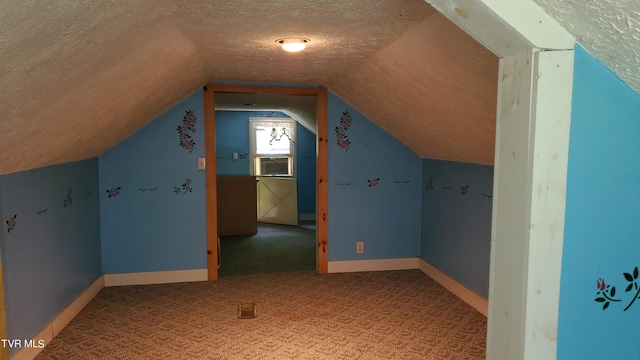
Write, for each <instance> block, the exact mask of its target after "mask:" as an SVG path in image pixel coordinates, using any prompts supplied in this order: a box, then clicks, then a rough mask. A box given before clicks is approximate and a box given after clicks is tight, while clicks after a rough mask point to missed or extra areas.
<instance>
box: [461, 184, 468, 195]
mask: <svg viewBox="0 0 640 360" xmlns="http://www.w3.org/2000/svg"><path fill="white" fill-rule="evenodd" d="M460 192H461V193H462V195H465V194H466V193H468V192H469V185H465V186H460Z"/></svg>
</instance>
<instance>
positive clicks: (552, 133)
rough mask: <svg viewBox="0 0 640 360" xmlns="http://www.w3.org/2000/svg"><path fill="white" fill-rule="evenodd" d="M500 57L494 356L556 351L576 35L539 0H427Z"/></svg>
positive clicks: (511, 359)
mask: <svg viewBox="0 0 640 360" xmlns="http://www.w3.org/2000/svg"><path fill="white" fill-rule="evenodd" d="M427 2H429V3H430V4H432V5H433V6H434V7H435V8H436V9H437V10H438V11H440V12H441V13H442V14H444V15H445V16H446V17H447V18H449V19H450V20H451V21H453V22H454V23H455V24H456V25H458V26H459V27H460V28H462V29H463V30H465V31H466V32H467V33H469V34H470V35H471V36H473V37H474V38H475V39H476V40H478V41H479V42H480V43H482V44H483V45H484V46H485V47H487V49H489V50H491V51H492V52H493V53H494V54H496V55H497V56H498V57H499V58H500V72H499V76H500V78H499V79H498V83H499V85H498V87H499V89H498V116H497V117H498V119H497V126H496V154H495V163H494V166H495V168H494V192H493V196H494V199H493V220H492V234H491V270H490V281H489V283H490V285H489V287H490V288H489V316H488V331H487V359H491V360H494V359H495V360H518V359H531V360H534V359H536V360H538V359H545V360H553V359H555V358H556V348H557V326H558V303H559V289H560V270H561V263H562V242H563V240H564V239H563V236H564V211H565V201H566V195H565V191H566V188H565V187H566V173H567V157H568V144H569V125H570V120H571V94H572V81H573V46H574V39H573V37H572V36H571V35H570V34H569V33H568V32H566V31H565V30H564V29H563V28H562V27H561V26H560V25H558V24H557V23H556V22H555V21H554V20H553V19H551V18H550V17H549V16H548V15H547V14H546V13H544V11H542V10H541V9H540V7H539V6H538V5H537V4H535V3H534V2H533V1H531V0H427Z"/></svg>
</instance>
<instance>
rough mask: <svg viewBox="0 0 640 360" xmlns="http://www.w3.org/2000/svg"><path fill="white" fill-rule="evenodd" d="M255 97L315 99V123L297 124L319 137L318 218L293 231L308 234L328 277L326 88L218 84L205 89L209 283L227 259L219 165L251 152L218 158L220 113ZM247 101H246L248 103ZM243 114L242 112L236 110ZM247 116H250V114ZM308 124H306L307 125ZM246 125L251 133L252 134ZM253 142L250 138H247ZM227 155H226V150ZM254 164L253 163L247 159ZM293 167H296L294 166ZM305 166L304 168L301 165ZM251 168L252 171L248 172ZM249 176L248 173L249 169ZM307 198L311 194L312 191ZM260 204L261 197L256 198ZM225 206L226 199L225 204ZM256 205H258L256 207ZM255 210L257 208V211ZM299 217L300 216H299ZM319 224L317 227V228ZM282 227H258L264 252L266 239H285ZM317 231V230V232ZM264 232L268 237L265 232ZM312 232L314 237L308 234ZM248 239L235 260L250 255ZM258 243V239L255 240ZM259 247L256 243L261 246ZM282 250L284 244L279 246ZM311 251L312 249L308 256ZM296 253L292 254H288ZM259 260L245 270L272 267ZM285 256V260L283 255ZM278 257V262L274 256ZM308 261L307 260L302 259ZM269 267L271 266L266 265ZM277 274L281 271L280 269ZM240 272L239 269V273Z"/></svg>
mask: <svg viewBox="0 0 640 360" xmlns="http://www.w3.org/2000/svg"><path fill="white" fill-rule="evenodd" d="M231 95H235V96H239V97H240V98H242V96H255V97H267V98H269V97H270V98H271V99H274V98H277V99H280V100H284V101H286V99H287V98H291V97H302V98H307V99H311V100H313V101H314V103H315V110H314V111H313V112H314V114H313V119H296V120H298V122H299V123H301V124H302V125H303V126H305V127H306V128H308V129H309V128H312V129H313V130H315V137H314V139H313V142H314V146H313V152H314V155H315V178H314V179H313V187H315V209H314V215H313V217H312V218H311V219H309V218H308V217H307V218H305V220H307V221H305V223H303V226H296V229H289V230H290V231H288V232H289V233H291V232H293V231H297V232H298V233H299V234H305V237H306V238H310V239H313V242H314V245H313V250H310V251H311V254H313V256H314V258H315V270H316V271H317V272H318V273H326V272H327V267H328V256H327V255H328V253H327V250H328V249H327V245H328V239H327V231H328V229H327V183H326V178H327V172H328V170H327V164H328V163H327V139H326V134H327V91H326V89H324V88H318V87H315V88H310V87H299V88H298V87H277V86H250V85H218V84H210V85H207V86H205V92H204V96H205V99H204V103H205V154H206V158H207V159H208V160H207V162H208V163H207V168H206V179H207V180H206V182H207V254H208V261H207V269H208V279H209V280H210V281H214V280H217V279H218V276H219V274H220V272H221V270H220V269H221V268H222V267H221V266H219V265H220V263H225V260H224V257H221V256H220V254H221V252H220V249H221V246H222V245H221V240H222V239H223V236H222V235H223V234H222V233H219V230H220V229H221V226H222V227H224V225H223V224H222V223H218V221H219V220H218V215H219V214H218V206H219V205H220V204H219V202H218V195H219V194H221V193H220V192H219V191H218V181H220V186H224V185H223V184H222V182H223V181H225V179H222V178H221V177H219V175H220V174H218V173H217V162H218V161H220V162H222V161H226V158H227V157H228V156H229V157H231V159H234V158H235V159H234V160H237V158H239V157H245V156H246V157H247V158H248V157H249V156H248V152H247V153H246V154H244V153H239V154H237V155H236V153H237V152H235V151H234V152H230V151H228V150H229V149H226V152H227V153H229V154H226V153H225V154H222V153H220V154H218V152H219V149H218V146H217V143H216V111H218V110H230V108H229V106H228V105H227V102H226V99H227V98H228V97H229V96H231ZM218 97H219V98H220V101H216V99H217V98H218ZM245 99H246V98H245ZM240 104H241V105H243V106H245V105H246V106H248V107H250V108H249V109H248V110H251V108H254V109H255V107H256V106H255V103H254V102H249V101H245V100H243V101H242V102H241V103H240ZM235 110H240V109H237V108H236V109H235ZM261 110H263V111H264V110H269V111H276V110H278V109H261ZM245 111H246V110H245ZM305 120H306V121H305ZM248 128H249V127H248V125H247V129H248ZM247 141H248V137H247ZM221 151H222V150H221ZM246 160H250V159H246ZM293 165H294V166H295V165H296V164H293ZM297 165H298V166H299V165H301V164H300V163H298V164H297ZM247 167H248V166H247ZM245 170H246V171H248V170H249V169H248V168H247V169H245ZM250 177H252V178H253V181H254V182H255V174H252V176H250ZM254 189H255V190H256V193H257V189H259V187H258V186H254ZM307 193H308V191H307ZM254 199H256V201H257V194H256V197H254ZM221 200H223V199H221ZM256 205H257V204H256ZM254 209H255V208H254ZM296 214H297V212H296ZM314 224H315V226H314ZM279 226H286V225H275V224H265V225H258V224H256V235H255V236H258V238H260V237H262V240H263V241H262V243H260V244H258V245H261V246H267V245H268V243H269V241H265V239H267V238H272V239H273V237H274V234H278V233H280V235H282V236H284V234H286V233H287V231H284V230H287V229H286V228H285V229H282V228H278V227H279ZM313 227H315V229H313ZM259 228H262V229H263V231H262V232H260V229H259ZM310 232H312V233H311V234H309V233H310ZM242 236H244V237H245V239H242V238H239V239H238V238H237V239H235V240H236V242H237V244H236V246H235V247H236V248H237V249H235V250H233V249H231V250H229V249H227V250H226V251H227V252H230V253H231V255H230V256H232V255H233V252H236V253H242V252H243V251H245V250H248V249H249V248H247V247H246V246H244V247H243V246H242V245H241V243H242V242H243V241H244V242H245V244H246V242H247V241H250V240H251V239H250V237H251V236H252V234H245V235H242ZM254 240H255V238H254ZM256 244H257V243H256ZM279 245H283V244H279ZM309 249H310V247H308V246H307V252H308V251H309ZM287 251H289V252H290V251H291V249H289V250H287ZM253 252H255V253H256V254H255V255H252V256H255V259H257V260H256V261H254V262H253V265H252V266H246V269H245V270H241V272H242V271H250V269H251V267H254V268H255V270H256V271H258V270H259V268H260V266H262V265H260V264H268V263H269V254H268V253H266V252H264V251H260V250H256V249H254V251H253ZM241 255H242V256H243V257H245V258H246V260H247V261H250V259H251V256H249V257H247V255H249V253H248V252H247V253H245V254H241ZM281 255H282V254H281ZM273 257H277V256H276V255H274V256H273ZM303 258H304V257H303ZM295 263H296V262H294V263H292V266H297V265H295ZM266 266H269V265H266ZM276 269H277V267H276ZM236 270H237V268H236Z"/></svg>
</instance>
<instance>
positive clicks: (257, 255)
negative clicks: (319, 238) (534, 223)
mask: <svg viewBox="0 0 640 360" xmlns="http://www.w3.org/2000/svg"><path fill="white" fill-rule="evenodd" d="M315 239H316V230H315V223H301V224H300V226H290V225H277V224H267V223H258V233H257V234H255V235H248V236H243V235H239V236H223V237H221V238H220V256H221V259H220V269H219V272H218V273H219V275H220V276H229V275H246V274H265V273H274V272H291V271H304V270H308V271H315V269H316V248H315Z"/></svg>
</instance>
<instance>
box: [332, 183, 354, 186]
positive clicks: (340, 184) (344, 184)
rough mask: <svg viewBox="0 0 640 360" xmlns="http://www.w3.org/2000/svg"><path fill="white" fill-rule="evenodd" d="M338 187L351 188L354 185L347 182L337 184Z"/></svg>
mask: <svg viewBox="0 0 640 360" xmlns="http://www.w3.org/2000/svg"><path fill="white" fill-rule="evenodd" d="M336 185H338V186H351V185H353V183H352V182H346V183H341V182H337V183H336Z"/></svg>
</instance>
